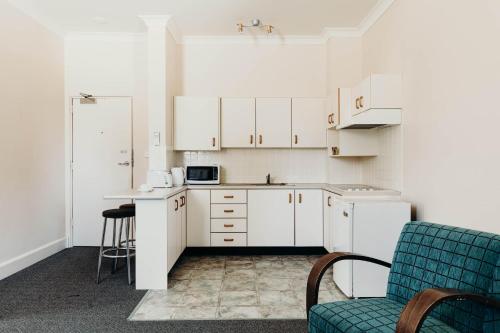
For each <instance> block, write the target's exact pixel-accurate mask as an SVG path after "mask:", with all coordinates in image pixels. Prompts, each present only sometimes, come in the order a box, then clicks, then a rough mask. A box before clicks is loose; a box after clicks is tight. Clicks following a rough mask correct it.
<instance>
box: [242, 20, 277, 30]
mask: <svg viewBox="0 0 500 333" xmlns="http://www.w3.org/2000/svg"><path fill="white" fill-rule="evenodd" d="M237 26H238V32H240V33H242V32H243V31H244V30H245V28H259V29H264V30H265V31H266V32H267V33H268V34H271V33H272V32H273V29H274V27H273V26H272V25H270V24H262V22H261V21H260V20H259V19H253V20H252V21H251V22H250V24H249V25H245V24H243V23H238V24H237Z"/></svg>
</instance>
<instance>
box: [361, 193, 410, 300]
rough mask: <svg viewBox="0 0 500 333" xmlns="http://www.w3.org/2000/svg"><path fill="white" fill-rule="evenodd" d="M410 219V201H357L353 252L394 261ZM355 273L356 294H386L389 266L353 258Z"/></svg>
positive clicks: (374, 295) (379, 295)
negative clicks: (403, 230)
mask: <svg viewBox="0 0 500 333" xmlns="http://www.w3.org/2000/svg"><path fill="white" fill-rule="evenodd" d="M410 219H411V217H410V205H409V204H408V203H406V202H401V201H385V202H356V203H355V204H354V220H353V221H354V228H353V250H354V252H356V253H358V254H364V255H366V256H369V257H374V258H377V259H380V260H384V261H387V262H392V257H393V255H394V250H395V249H396V244H397V242H398V239H399V234H400V233H401V230H402V228H403V225H404V224H405V223H406V222H408V221H410ZM352 274H353V297H385V295H386V289H387V279H388V276H389V268H386V267H383V266H379V265H376V264H372V263H367V262H362V261H354V262H353V273H352Z"/></svg>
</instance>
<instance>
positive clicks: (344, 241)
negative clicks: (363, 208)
mask: <svg viewBox="0 0 500 333" xmlns="http://www.w3.org/2000/svg"><path fill="white" fill-rule="evenodd" d="M352 210H353V204H352V203H346V202H343V201H342V200H339V199H337V198H334V200H333V221H332V222H333V249H334V251H335V252H352ZM352 264H353V262H352V261H350V260H344V261H340V262H337V263H336V264H335V265H334V266H333V281H334V282H335V284H336V285H337V287H339V289H340V290H341V291H342V292H343V293H344V294H345V295H346V296H347V297H352Z"/></svg>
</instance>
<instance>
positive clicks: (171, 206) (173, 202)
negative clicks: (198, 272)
mask: <svg viewBox="0 0 500 333" xmlns="http://www.w3.org/2000/svg"><path fill="white" fill-rule="evenodd" d="M167 206H168V207H167V211H168V214H167V268H168V270H169V271H170V269H171V268H172V267H173V266H174V264H175V262H176V261H177V259H179V257H180V256H181V254H182V252H183V251H184V249H185V248H186V242H185V235H186V224H185V222H186V220H185V218H186V213H185V207H186V192H182V193H179V194H177V195H175V196H173V197H171V198H169V199H168V200H167Z"/></svg>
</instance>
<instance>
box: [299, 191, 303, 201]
mask: <svg viewBox="0 0 500 333" xmlns="http://www.w3.org/2000/svg"><path fill="white" fill-rule="evenodd" d="M299 203H302V193H299Z"/></svg>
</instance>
